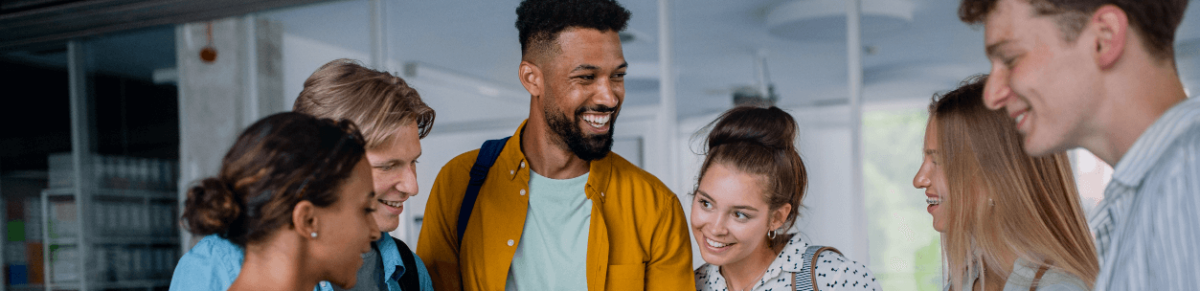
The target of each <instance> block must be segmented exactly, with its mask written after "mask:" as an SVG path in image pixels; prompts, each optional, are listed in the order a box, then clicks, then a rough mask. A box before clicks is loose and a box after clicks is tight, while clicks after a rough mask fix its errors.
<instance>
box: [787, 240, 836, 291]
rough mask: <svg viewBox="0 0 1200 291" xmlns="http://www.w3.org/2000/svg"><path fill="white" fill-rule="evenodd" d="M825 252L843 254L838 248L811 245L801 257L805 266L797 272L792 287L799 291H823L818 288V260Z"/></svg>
mask: <svg viewBox="0 0 1200 291" xmlns="http://www.w3.org/2000/svg"><path fill="white" fill-rule="evenodd" d="M825 251H833V252H835V253H837V254H839V255H840V254H842V252H841V251H838V250H837V249H836V248H834V247H827V246H816V245H810V246H808V249H806V250H804V256H803V257H800V261H801V262H803V264H802V265H801V267H800V271H799V272H796V278H795V280H793V281H792V282H793V284H792V286H793V287H796V290H797V291H817V290H821V288H819V287H817V258H819V257H820V254H821V253H822V252H825Z"/></svg>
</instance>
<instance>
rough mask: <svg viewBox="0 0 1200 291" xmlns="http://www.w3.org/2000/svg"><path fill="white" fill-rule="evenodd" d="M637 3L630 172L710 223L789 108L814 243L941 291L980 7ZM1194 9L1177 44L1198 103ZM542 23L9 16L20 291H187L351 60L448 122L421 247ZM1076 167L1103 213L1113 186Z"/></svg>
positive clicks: (49, 12)
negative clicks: (449, 175)
mask: <svg viewBox="0 0 1200 291" xmlns="http://www.w3.org/2000/svg"><path fill="white" fill-rule="evenodd" d="M860 1H861V2H860ZM622 2H623V3H622V4H623V5H624V6H625V7H626V8H628V9H629V10H630V11H632V12H633V17H632V19H631V20H630V23H629V27H628V29H627V30H626V31H624V32H622V33H621V38H622V44H623V47H624V54H625V58H626V60H627V61H628V63H629V69H628V75H627V77H626V84H625V86H626V96H625V101H624V107H623V109H622V112H621V115H620V118H619V120H618V121H617V122H616V123H615V127H614V128H615V130H616V134H615V138H616V143H615V145H614V151H615V152H616V153H618V154H620V155H621V156H623V157H625V158H626V159H628V160H630V161H631V162H633V163H635V164H637V165H638V166H640V167H642V168H644V169H646V170H648V171H650V172H651V173H653V174H655V175H656V176H658V177H659V178H660V179H661V180H663V181H664V182H665V183H667V185H668V186H670V187H671V189H672V190H673V191H674V192H675V193H676V194H677V195H678V196H679V199H680V200H681V201H682V202H683V206H684V209H685V210H689V211H690V203H691V200H692V197H691V195H690V193H691V192H692V190H693V189H694V187H695V184H696V181H695V177H696V175H697V173H698V170H699V169H698V167H699V163H700V162H701V161H702V159H703V157H702V156H699V155H697V154H696V152H698V150H699V149H700V144H701V143H702V135H703V133H698V131H699V130H700V129H701V128H702V127H703V126H704V125H706V124H707V123H709V122H710V121H712V120H713V119H715V118H716V117H717V115H718V114H719V113H720V112H722V111H724V110H726V109H729V108H731V107H733V106H735V105H736V104H751V103H753V104H763V103H767V104H774V105H776V106H779V107H781V108H784V109H785V110H788V111H789V112H790V113H791V114H792V115H793V116H795V117H796V118H797V119H798V122H799V123H800V131H801V132H800V135H799V138H798V140H797V141H796V143H797V145H799V148H800V149H801V152H802V153H801V154H802V156H803V158H804V159H805V163H806V165H807V167H808V169H809V173H810V175H811V176H810V185H809V191H808V196H807V197H806V198H805V200H804V204H805V205H804V208H803V209H802V210H801V216H800V221H799V222H798V223H797V227H796V231H798V232H800V233H801V235H803V236H805V237H806V238H808V239H809V241H810V242H811V243H816V244H823V245H832V246H836V247H837V248H839V249H841V250H842V252H843V253H844V254H846V256H847V257H849V258H851V259H854V260H857V261H859V262H862V263H865V264H867V265H868V266H869V267H870V268H871V269H872V270H873V271H874V272H875V273H876V274H875V275H876V277H877V278H878V279H879V280H881V281H882V285H883V286H884V287H885V289H886V290H941V287H940V286H941V283H940V282H941V281H942V273H941V265H942V263H941V253H940V247H939V239H940V238H939V236H938V234H937V232H935V231H934V230H933V228H932V226H931V219H930V217H929V214H928V213H926V211H925V206H926V204H925V202H924V199H925V197H924V195H923V192H922V191H921V190H918V189H914V188H913V187H912V182H911V181H912V177H913V175H914V174H915V173H916V171H917V169H918V167H919V165H920V163H921V159H922V150H921V147H922V141H923V135H924V127H925V123H926V119H927V117H926V115H927V114H926V112H925V108H926V106H927V105H928V103H929V100H930V97H931V96H932V95H933V94H934V93H935V92H940V91H946V90H950V89H953V88H954V87H955V86H956V84H958V82H959V81H961V80H963V79H964V78H966V77H968V76H970V75H974V74H980V73H986V72H987V71H988V70H989V69H990V67H989V64H988V63H987V60H986V59H985V57H984V54H983V35H982V28H980V27H971V26H968V25H966V24H963V23H961V22H960V21H959V20H958V18H957V16H956V9H957V6H958V1H956V0H791V1H785V0H746V1H718V0H692V1H675V0H657V1H649V0H642V1H628V0H627V1H622ZM1192 2H1193V3H1192V4H1191V5H1190V6H1191V7H1189V11H1188V12H1187V15H1186V16H1185V19H1184V23H1183V24H1182V25H1181V27H1180V29H1179V32H1178V34H1177V38H1176V42H1175V44H1176V62H1177V64H1178V66H1179V71H1180V74H1181V77H1182V79H1183V81H1184V84H1185V86H1186V87H1187V88H1188V89H1189V90H1190V93H1189V94H1194V92H1195V91H1196V90H1197V89H1196V88H1198V87H1200V3H1196V2H1197V1H1192ZM518 3H519V1H518V0H502V1H464V0H449V1H405V0H351V1H319V0H241V1H239V0H208V1H151V0H4V1H0V88H3V89H2V91H0V92H2V93H0V96H4V97H3V101H2V102H3V105H2V106H0V118H2V119H3V121H2V122H3V126H2V127H3V132H2V134H0V137H2V140H0V197H2V199H0V204H2V207H0V217H2V218H3V219H4V220H3V223H0V228H2V231H0V234H3V235H4V238H3V239H0V245H2V247H3V252H0V261H2V262H3V270H4V271H3V275H2V276H0V279H2V280H3V284H0V291H2V290H126V289H129V290H165V289H166V286H167V285H168V283H169V282H170V276H171V273H172V271H173V268H174V265H175V262H176V261H177V260H178V258H179V257H180V256H181V255H182V254H183V253H184V252H186V251H187V250H188V249H189V248H190V247H191V245H192V244H193V243H194V241H195V239H196V238H194V237H192V236H190V235H189V234H188V233H187V232H186V231H183V230H181V229H180V227H179V224H178V221H177V218H178V216H179V213H180V209H181V204H182V200H183V199H184V197H185V196H184V191H183V190H184V189H185V188H186V187H187V186H188V185H189V184H190V183H192V182H194V181H196V180H197V179H200V178H203V177H205V176H210V175H214V174H216V172H217V170H218V168H219V166H220V159H221V157H222V156H223V155H224V153H225V151H226V150H228V147H229V146H230V145H232V143H233V139H234V137H235V136H236V135H237V133H238V132H239V131H240V130H241V129H242V128H243V127H245V126H247V125H249V124H250V123H252V122H254V121H255V120H257V119H258V118H261V117H264V116H266V115H269V114H272V113H275V112H280V111H286V110H290V108H291V104H292V102H293V101H294V100H295V98H296V96H297V95H298V94H299V92H300V90H301V89H302V86H303V81H304V80H305V78H307V77H308V75H309V74H311V73H312V72H313V71H314V70H315V69H317V67H319V66H320V65H322V64H324V63H326V62H328V61H331V60H334V59H337V58H352V59H357V60H360V61H361V62H362V63H363V64H365V65H367V66H370V67H372V68H376V69H379V70H385V71H389V72H393V73H394V74H397V75H399V76H402V77H403V78H405V79H406V80H408V81H409V82H410V84H411V85H412V86H413V87H415V88H416V89H417V90H418V91H419V92H420V93H421V96H422V98H423V99H424V100H425V102H426V103H428V104H429V105H430V106H431V107H433V108H434V109H435V110H436V111H437V113H438V114H437V115H438V116H437V121H436V123H435V126H434V128H433V131H432V134H430V135H429V136H428V137H427V138H425V139H424V140H423V141H422V147H423V149H424V154H423V155H422V157H421V164H420V165H419V167H418V179H419V184H420V186H421V192H420V194H419V195H418V196H416V197H413V198H412V199H410V200H408V207H406V208H405V212H404V213H403V214H402V220H401V221H402V222H403V223H401V226H400V228H399V229H397V230H396V231H394V232H393V233H392V235H393V236H395V237H397V238H400V239H402V240H404V241H406V242H407V243H408V244H409V245H411V246H413V247H414V248H415V247H416V246H415V245H416V243H417V236H418V234H419V232H420V227H421V221H422V217H423V214H424V213H423V212H424V208H425V201H427V199H428V189H429V188H430V187H431V186H432V185H433V180H434V178H435V176H436V175H437V172H438V171H439V170H440V168H441V166H442V165H443V164H445V163H446V162H447V161H449V160H450V159H451V158H452V157H454V156H456V155H458V154H460V153H462V152H465V151H468V150H471V149H474V148H478V147H479V145H480V144H481V143H482V142H483V141H484V140H487V139H493V138H499V137H504V136H508V135H511V134H513V132H514V131H515V129H516V127H517V126H518V125H519V124H520V122H521V121H522V120H523V119H524V118H525V117H526V116H527V115H528V110H529V109H528V108H529V100H528V98H529V96H528V93H526V92H525V90H524V89H523V88H522V87H521V86H520V84H519V83H518V81H517V77H516V72H517V65H518V64H519V62H520V45H519V43H518V40H517V30H516V28H515V27H514V26H513V23H514V22H515V20H516V14H515V12H514V11H515V9H516V6H517V4H518ZM1071 157H1072V163H1073V165H1074V170H1075V175H1076V178H1077V180H1076V181H1077V183H1078V184H1079V189H1080V192H1081V195H1082V198H1083V200H1084V201H1085V203H1084V204H1085V205H1084V207H1085V208H1089V209H1090V208H1091V207H1093V206H1094V205H1095V203H1097V202H1099V200H1100V199H1101V198H1102V197H1103V194H1102V192H1103V187H1104V185H1105V184H1106V183H1107V182H1108V177H1110V176H1111V172H1112V170H1111V168H1109V167H1108V166H1107V165H1105V164H1104V163H1103V162H1101V161H1099V160H1098V159H1096V158H1095V157H1094V156H1092V155H1091V154H1090V153H1088V152H1086V151H1083V150H1075V151H1072V152H1071ZM693 261H694V265H695V266H699V265H700V264H702V263H703V260H702V259H701V258H700V256H699V253H698V252H695V257H694V259H693Z"/></svg>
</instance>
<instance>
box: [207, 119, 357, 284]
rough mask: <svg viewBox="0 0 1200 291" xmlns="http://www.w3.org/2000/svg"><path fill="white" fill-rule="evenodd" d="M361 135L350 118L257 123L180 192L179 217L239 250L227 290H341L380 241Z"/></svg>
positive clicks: (272, 120)
mask: <svg viewBox="0 0 1200 291" xmlns="http://www.w3.org/2000/svg"><path fill="white" fill-rule="evenodd" d="M363 146H364V141H363V137H362V134H361V133H359V131H358V129H357V128H356V127H355V126H354V125H353V123H351V122H349V121H341V122H334V121H333V120H330V119H318V118H316V117H312V116H309V115H306V114H301V113H279V114H275V115H271V116H269V117H267V118H264V119H262V120H259V121H258V122H256V123H254V124H253V125H251V126H250V127H249V128H247V129H246V130H245V131H243V132H242V134H241V136H239V137H238V139H237V141H236V142H235V143H234V145H233V147H232V148H231V149H230V150H229V152H228V153H227V154H226V155H225V158H224V160H223V161H222V163H221V171H220V173H219V174H218V175H217V176H215V177H209V178H207V179H204V180H202V181H200V182H199V183H197V184H196V185H195V186H192V187H191V189H189V190H188V194H187V196H188V198H187V204H186V205H185V209H184V212H183V220H184V223H185V225H186V226H187V228H188V230H189V231H191V232H192V233H194V234H196V235H201V236H203V235H209V234H217V235H219V236H221V237H222V238H224V239H227V240H229V241H231V242H233V243H235V244H237V245H238V246H239V247H241V248H243V249H245V257H244V258H245V259H244V261H243V260H242V258H229V259H228V260H226V261H227V262H228V263H229V264H237V265H240V266H236V268H234V269H235V270H239V271H240V273H238V275H237V278H236V279H235V280H234V282H233V285H231V286H230V287H229V290H312V289H313V287H314V286H316V284H317V282H320V281H329V282H332V283H333V284H335V285H338V286H341V287H344V288H350V287H353V286H354V284H355V282H356V280H355V275H356V272H357V270H358V269H359V266H361V265H362V264H363V260H362V257H361V256H362V254H363V253H366V252H369V251H371V242H372V241H374V240H376V239H378V238H379V237H380V231H379V228H378V226H376V224H375V219H374V217H373V216H372V213H373V212H375V210H376V206H375V205H376V203H375V193H374V192H373V191H372V186H371V185H372V184H371V183H372V180H371V168H370V167H369V166H368V164H367V162H366V159H365V150H364V147H363Z"/></svg>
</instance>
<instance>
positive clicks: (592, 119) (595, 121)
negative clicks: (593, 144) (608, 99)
mask: <svg viewBox="0 0 1200 291" xmlns="http://www.w3.org/2000/svg"><path fill="white" fill-rule="evenodd" d="M611 119H612V115H611V114H606V115H601V116H597V115H590V114H585V115H583V121H587V123H588V125H591V126H592V127H595V128H601V127H604V126H605V125H608V121H609V120H611Z"/></svg>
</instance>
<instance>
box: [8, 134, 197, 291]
mask: <svg viewBox="0 0 1200 291" xmlns="http://www.w3.org/2000/svg"><path fill="white" fill-rule="evenodd" d="M51 160H52V161H51V174H50V177H51V180H50V183H49V185H50V187H52V188H49V189H45V190H43V191H42V193H41V217H43V218H44V220H43V221H44V223H42V227H43V229H42V232H41V233H42V241H43V242H44V243H43V247H44V249H43V254H45V255H44V256H42V259H43V264H44V266H45V272H44V273H43V276H44V280H43V282H44V284H41V286H40V287H41V288H40V289H39V290H47V291H50V290H109V289H122V290H129V289H141V290H165V289H166V287H168V286H169V285H170V282H171V281H170V278H171V275H172V274H171V273H172V271H173V270H174V266H175V263H176V261H177V260H178V258H179V256H180V253H179V252H180V251H179V250H180V239H179V226H178V224H177V223H176V221H177V219H176V217H178V213H179V210H178V208H179V206H178V205H179V198H178V196H176V195H177V194H176V193H175V192H173V191H169V190H168V189H173V188H174V187H175V186H174V184H173V183H171V182H170V181H172V180H173V177H174V175H173V173H174V165H173V164H172V163H171V162H167V161H157V160H148V159H137V158H129V157H105V156H94V157H93V161H91V162H89V163H82V164H84V165H85V166H84V167H83V168H85V169H88V170H90V171H87V172H84V173H83V175H84V176H90V177H91V179H73V178H74V177H73V176H71V175H62V174H61V173H64V172H67V173H70V172H75V173H78V172H76V171H74V169H63V168H64V167H66V166H65V165H64V166H62V167H57V168H56V167H55V165H56V163H55V162H54V161H53V160H54V158H53V157H52V158H51ZM58 164H61V163H58ZM77 185H89V186H85V187H82V188H79V187H77ZM30 287H38V286H35V285H30Z"/></svg>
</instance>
